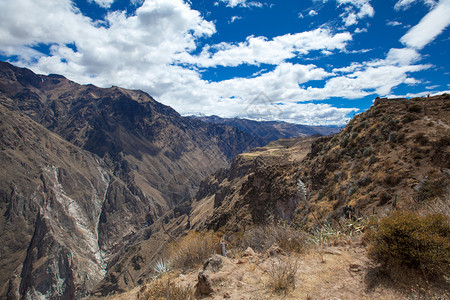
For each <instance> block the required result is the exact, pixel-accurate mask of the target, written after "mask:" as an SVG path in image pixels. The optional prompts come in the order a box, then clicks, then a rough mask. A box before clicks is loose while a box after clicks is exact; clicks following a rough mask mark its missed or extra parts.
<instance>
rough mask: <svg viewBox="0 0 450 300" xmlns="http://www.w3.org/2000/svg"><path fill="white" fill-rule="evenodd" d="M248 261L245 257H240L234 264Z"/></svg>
mask: <svg viewBox="0 0 450 300" xmlns="http://www.w3.org/2000/svg"><path fill="white" fill-rule="evenodd" d="M246 263H248V259H246V258H240V259H238V260H237V262H236V264H238V265H240V264H246Z"/></svg>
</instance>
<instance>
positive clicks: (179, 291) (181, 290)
mask: <svg viewBox="0 0 450 300" xmlns="http://www.w3.org/2000/svg"><path fill="white" fill-rule="evenodd" d="M137 298H138V299H145V300H160V299H167V300H194V299H195V297H194V289H193V288H191V287H190V286H187V287H182V286H179V285H177V284H175V283H174V282H172V281H170V280H167V281H166V280H157V281H154V282H153V283H151V284H150V285H148V286H146V287H144V288H143V289H141V291H140V292H139V294H138V297H137Z"/></svg>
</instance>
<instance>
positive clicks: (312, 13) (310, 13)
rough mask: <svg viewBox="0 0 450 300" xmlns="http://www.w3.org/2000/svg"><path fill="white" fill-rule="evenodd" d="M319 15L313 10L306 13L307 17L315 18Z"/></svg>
mask: <svg viewBox="0 0 450 300" xmlns="http://www.w3.org/2000/svg"><path fill="white" fill-rule="evenodd" d="M318 14H319V13H318V12H317V11H315V10H314V9H311V10H310V11H309V13H308V15H309V16H310V17H314V16H317V15H318Z"/></svg>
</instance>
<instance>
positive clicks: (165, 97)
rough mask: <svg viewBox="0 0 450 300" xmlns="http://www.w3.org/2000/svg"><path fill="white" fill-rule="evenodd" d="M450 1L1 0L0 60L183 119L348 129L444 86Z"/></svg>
mask: <svg viewBox="0 0 450 300" xmlns="http://www.w3.org/2000/svg"><path fill="white" fill-rule="evenodd" d="M449 24H450V0H441V1H437V0H393V1H388V0H386V1H369V0H305V1H280V0H272V1H258V0H217V1H214V0H213V1H206V0H191V1H183V0H145V1H144V0H132V1H124V0H74V1H70V0H45V1H44V0H15V1H8V0H0V59H1V60H3V61H9V62H11V63H14V64H16V65H19V66H23V67H27V68H30V69H32V70H33V71H35V72H36V73H40V74H49V73H57V74H62V75H64V76H66V77H67V78H69V79H71V80H74V81H76V82H79V83H82V84H87V83H93V84H95V85H97V86H100V87H110V86H112V85H116V86H121V87H125V88H132V89H141V90H144V91H146V92H148V93H149V94H150V95H152V96H153V97H154V98H155V99H156V100H158V101H160V102H162V103H164V104H167V105H170V106H172V107H173V108H175V109H176V110H177V111H178V112H180V113H181V114H183V115H190V114H203V115H212V114H215V115H219V116H222V117H236V116H237V117H243V118H251V119H261V120H274V119H275V120H283V121H288V122H294V123H300V124H316V125H317V124H322V125H332V124H333V125H336V124H338V125H343V124H345V123H346V122H347V121H348V119H349V118H350V117H351V116H352V115H354V114H355V113H359V112H362V111H364V110H366V109H368V108H369V107H370V106H371V105H372V103H373V99H374V98H375V97H377V96H381V97H415V96H425V95H427V94H432V95H433V94H439V93H443V92H449V90H450V82H449V78H450V76H449V75H450V74H449V72H450V59H449V54H450V53H449V49H450V29H449Z"/></svg>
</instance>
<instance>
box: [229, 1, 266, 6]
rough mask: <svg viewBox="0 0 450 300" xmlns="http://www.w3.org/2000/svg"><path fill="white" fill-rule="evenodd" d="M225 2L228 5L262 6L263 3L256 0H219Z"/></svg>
mask: <svg viewBox="0 0 450 300" xmlns="http://www.w3.org/2000/svg"><path fill="white" fill-rule="evenodd" d="M220 1H221V2H224V3H226V5H227V6H228V7H236V6H237V7H262V6H263V4H262V3H261V2H258V1H248V0H220Z"/></svg>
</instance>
